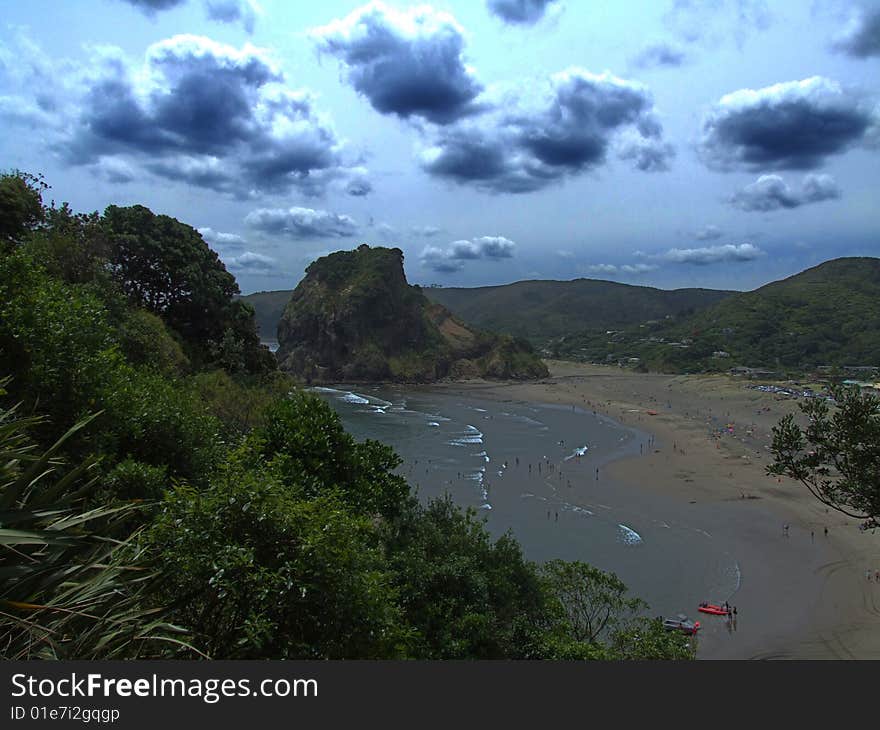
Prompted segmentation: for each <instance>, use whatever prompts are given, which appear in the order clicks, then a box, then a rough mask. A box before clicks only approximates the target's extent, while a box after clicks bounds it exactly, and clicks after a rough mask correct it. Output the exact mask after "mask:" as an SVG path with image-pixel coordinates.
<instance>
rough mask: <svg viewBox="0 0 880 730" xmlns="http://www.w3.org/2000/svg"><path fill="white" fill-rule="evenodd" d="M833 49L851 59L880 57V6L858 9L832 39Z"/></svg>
mask: <svg viewBox="0 0 880 730" xmlns="http://www.w3.org/2000/svg"><path fill="white" fill-rule="evenodd" d="M833 48H834V50H836V51H838V52H839V53H845V54H846V55H848V56H852V57H853V58H868V57H870V56H880V6H878V7H875V8H870V9H861V8H860V9H859V10H858V11H857V12H856V13H855V14H854V15H853V17H852V18H851V19H850V22H849V24H848V25H847V26H846V28H845V29H844V30H843V32H842V33H840V35H838V36H837V37H836V38H835V39H834V43H833Z"/></svg>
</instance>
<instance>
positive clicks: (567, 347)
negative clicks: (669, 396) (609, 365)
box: [553, 258, 880, 371]
mask: <svg viewBox="0 0 880 730" xmlns="http://www.w3.org/2000/svg"><path fill="white" fill-rule="evenodd" d="M553 348H554V350H555V352H556V354H558V355H560V356H562V357H573V358H575V359H586V360H594V361H595V360H605V359H608V358H609V356H610V358H611V359H614V360H617V359H625V358H631V357H638V358H640V360H641V362H642V364H643V365H645V366H646V367H649V368H651V369H660V370H668V371H679V370H721V369H727V368H729V367H731V366H733V365H743V366H748V367H767V368H774V369H778V368H782V369H799V368H802V367H803V366H805V365H841V366H843V365H877V364H880V259H877V258H841V259H834V260H832V261H826V262H825V263H823V264H820V265H819V266H815V267H813V268H811V269H807V270H806V271H803V272H801V273H800V274H796V275H794V276H791V277H789V278H787V279H783V280H781V281H776V282H773V283H771V284H767V285H766V286H763V287H761V288H759V289H756V290H755V291H751V292H744V293H740V294H735V295H733V296H730V297H728V298H725V299H724V300H723V301H720V302H718V303H717V304H714V305H713V306H711V307H708V308H707V309H704V310H702V311H700V312H696V313H694V314H692V315H690V316H686V317H679V318H675V319H673V320H664V321H662V322H655V323H642V324H641V325H638V326H634V327H629V328H626V329H625V330H624V331H622V332H620V333H618V334H615V335H613V336H611V337H609V336H608V335H606V334H605V333H604V332H601V333H600V332H598V331H583V332H581V333H579V334H577V335H570V336H568V337H565V338H564V339H560V340H557V341H556V342H555V343H554V344H553Z"/></svg>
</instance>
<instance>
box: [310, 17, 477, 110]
mask: <svg viewBox="0 0 880 730" xmlns="http://www.w3.org/2000/svg"><path fill="white" fill-rule="evenodd" d="M310 35H311V37H312V39H313V40H314V41H315V43H316V45H317V47H318V50H319V51H320V52H321V53H325V54H329V55H332V56H335V57H336V58H337V59H339V61H340V62H341V64H342V65H343V68H344V69H345V71H346V75H347V78H348V81H349V83H351V85H352V86H353V87H354V88H355V89H356V90H357V91H358V93H360V94H362V95H363V96H365V97H366V98H367V100H368V101H369V102H370V104H371V105H372V106H373V108H374V109H375V110H376V111H378V112H380V113H382V114H395V115H397V116H398V117H401V118H403V119H408V118H410V117H421V118H423V119H426V120H428V121H431V122H434V123H437V124H447V123H449V122H452V121H455V120H456V119H461V118H462V117H464V116H468V115H470V114H473V113H475V112H476V111H478V110H479V106H478V105H477V104H476V103H475V99H476V97H477V96H478V95H479V94H480V92H481V91H482V90H483V87H482V85H481V84H480V83H479V82H478V81H477V79H476V77H475V74H474V71H473V70H472V69H471V68H469V67H468V66H467V65H466V64H465V61H464V48H465V36H464V29H463V28H462V27H461V26H460V25H459V24H458V23H457V21H456V20H455V18H454V17H453V16H452V15H450V14H449V13H445V12H441V11H438V10H434V9H433V8H432V7H430V6H427V5H422V6H418V7H412V8H409V9H407V10H402V11H401V10H395V9H394V8H390V7H388V6H386V5H385V4H384V3H382V2H371V3H369V4H368V5H365V6H363V7H361V8H358V9H357V10H354V11H353V12H352V13H350V14H349V15H348V16H346V17H345V18H342V19H337V20H334V21H333V22H331V23H329V24H328V25H325V26H322V27H319V28H314V29H313V30H312V31H311V33H310Z"/></svg>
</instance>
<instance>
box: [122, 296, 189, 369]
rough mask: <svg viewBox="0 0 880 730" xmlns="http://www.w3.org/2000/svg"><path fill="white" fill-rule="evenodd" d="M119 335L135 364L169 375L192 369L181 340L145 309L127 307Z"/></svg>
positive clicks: (125, 350) (125, 351) (124, 350)
mask: <svg viewBox="0 0 880 730" xmlns="http://www.w3.org/2000/svg"><path fill="white" fill-rule="evenodd" d="M118 336H119V346H120V349H121V351H122V354H123V355H124V356H125V359H126V360H128V362H130V363H131V364H133V365H143V366H145V367H147V368H152V369H155V370H156V371H158V372H160V373H163V374H165V375H169V376H175V375H181V374H182V373H184V372H186V371H187V370H188V369H189V365H190V363H189V359H188V358H187V356H186V355H185V354H184V352H183V348H182V347H181V345H180V342H178V340H177V339H176V338H175V337H174V335H173V334H172V333H171V332H170V331H169V330H168V328H167V327H166V326H165V323H164V322H162V320H161V318H159V317H157V316H156V315H155V314H151V313H150V312H148V311H147V310H145V309H129V310H127V311H126V312H125V315H124V318H123V321H122V323H121V325H120V328H119V331H118Z"/></svg>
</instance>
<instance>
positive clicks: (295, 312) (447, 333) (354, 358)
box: [278, 245, 547, 383]
mask: <svg viewBox="0 0 880 730" xmlns="http://www.w3.org/2000/svg"><path fill="white" fill-rule="evenodd" d="M278 343H279V350H278V362H279V364H280V366H281V368H282V369H283V370H286V371H287V372H290V373H292V374H293V375H296V376H297V377H300V378H303V379H305V380H307V381H311V382H334V381H335V382H339V381H394V382H422V383H425V382H433V381H436V380H440V379H443V378H469V377H470V378H472V377H485V378H500V379H515V380H519V379H532V378H541V377H546V376H547V368H546V366H545V365H544V364H543V363H542V362H541V360H540V359H539V358H538V356H537V355H536V354H535V352H534V351H533V350H532V348H531V346H530V345H529V344H528V343H526V342H525V341H523V340H519V339H515V338H512V337H509V336H503V335H495V334H492V333H489V332H485V331H481V330H477V329H475V328H473V327H469V326H468V325H465V324H464V323H463V322H461V321H460V320H458V319H456V318H455V317H454V316H453V315H452V313H451V312H449V310H447V309H446V308H445V307H443V306H442V305H439V304H436V303H432V302H430V301H429V300H428V299H427V297H425V295H424V294H423V293H422V291H421V289H420V288H419V287H418V286H411V285H410V284H409V283H407V280H406V275H405V274H404V271H403V252H402V251H401V250H400V249H398V248H378V247H377V248H371V247H370V246H367V245H361V246H359V247H358V248H357V249H356V250H354V251H339V252H336V253H333V254H330V255H329V256H324V257H322V258H320V259H318V260H316V261H314V262H313V263H312V264H311V265H310V266H309V267H308V268H307V269H306V276H305V278H304V279H303V280H302V281H301V282H300V283H299V285H298V286H297V287H296V289H295V290H294V291H293V294H292V295H291V297H290V301H289V302H288V304H287V307H286V308H285V310H284V315H283V316H282V318H281V321H280V322H279V324H278Z"/></svg>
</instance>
